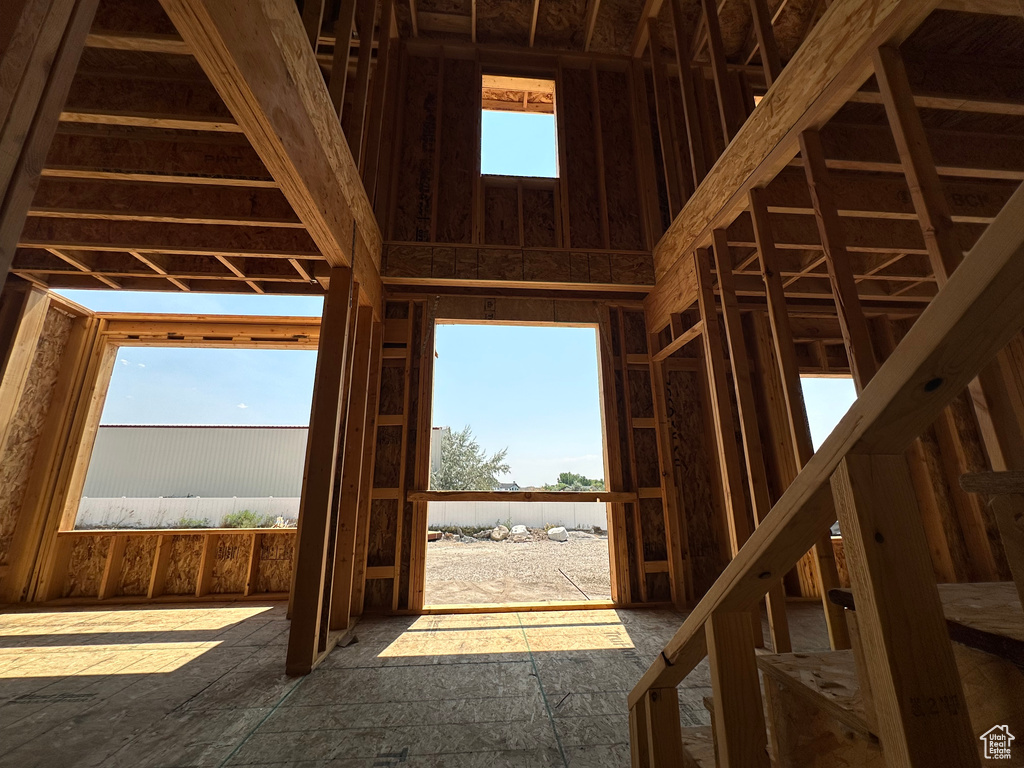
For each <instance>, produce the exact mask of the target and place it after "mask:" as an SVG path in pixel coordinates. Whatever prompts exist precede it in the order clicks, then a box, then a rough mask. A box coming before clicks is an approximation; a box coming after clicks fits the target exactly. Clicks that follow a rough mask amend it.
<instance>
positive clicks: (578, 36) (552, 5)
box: [537, 0, 587, 50]
mask: <svg viewBox="0 0 1024 768" xmlns="http://www.w3.org/2000/svg"><path fill="white" fill-rule="evenodd" d="M586 8H587V1H586V0H544V2H542V3H541V4H540V8H539V11H538V14H537V45H538V46H540V47H551V48H567V49H569V50H580V49H582V47H583V37H584V34H585V33H586V30H585V29H584V15H585V13H586Z"/></svg>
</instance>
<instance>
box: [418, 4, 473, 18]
mask: <svg viewBox="0 0 1024 768" xmlns="http://www.w3.org/2000/svg"><path fill="white" fill-rule="evenodd" d="M416 10H417V11H420V12H423V13H450V14H453V15H456V16H468V15H469V14H470V13H471V12H472V3H471V0H418V1H417V3H416Z"/></svg>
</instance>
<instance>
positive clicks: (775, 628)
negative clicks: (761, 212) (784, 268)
mask: <svg viewBox="0 0 1024 768" xmlns="http://www.w3.org/2000/svg"><path fill="white" fill-rule="evenodd" d="M714 243H715V248H714V255H715V271H716V272H717V274H718V292H719V295H720V296H721V299H722V321H723V324H724V326H725V339H726V344H727V345H728V349H729V362H730V365H731V368H732V382H733V389H734V391H735V393H736V410H737V415H738V416H739V422H740V435H741V436H742V439H743V453H744V458H745V460H746V467H747V485H748V488H749V491H750V506H751V510H752V512H753V514H754V527H755V528H756V527H757V526H758V525H760V524H761V521H762V520H764V518H765V516H766V515H767V514H768V512H770V511H771V508H772V501H771V496H770V495H769V490H768V474H767V471H766V469H765V460H764V451H763V448H762V445H761V431H760V427H759V426H758V423H757V406H756V403H755V401H754V389H753V384H752V382H751V377H750V363H749V360H748V359H747V348H746V345H745V343H744V340H743V324H742V321H741V319H740V312H739V306H738V305H737V303H736V287H735V285H734V280H733V274H732V257H731V255H730V250H729V243H728V239H727V237H726V233H725V232H724V231H723V230H720V229H716V230H715V232H714ZM767 608H768V628H769V631H770V633H771V637H772V650H774V652H775V653H789V651H790V650H792V643H791V641H790V636H789V620H788V618H787V616H786V591H785V588H784V586H783V583H782V580H781V579H780V580H778V581H777V582H776V584H775V585H774V586H773V587H772V588H771V589H770V590H768V597H767Z"/></svg>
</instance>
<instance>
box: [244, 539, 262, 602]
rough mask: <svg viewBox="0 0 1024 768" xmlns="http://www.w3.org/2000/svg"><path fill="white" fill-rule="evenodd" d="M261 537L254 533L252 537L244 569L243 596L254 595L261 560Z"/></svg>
mask: <svg viewBox="0 0 1024 768" xmlns="http://www.w3.org/2000/svg"><path fill="white" fill-rule="evenodd" d="M263 536H264V534H262V533H259V532H256V533H253V535H252V546H251V547H250V548H249V565H248V568H246V577H245V590H244V591H243V594H244V595H245V596H246V597H248V596H250V595H254V594H256V585H257V582H258V581H259V576H260V562H261V560H262V558H263Z"/></svg>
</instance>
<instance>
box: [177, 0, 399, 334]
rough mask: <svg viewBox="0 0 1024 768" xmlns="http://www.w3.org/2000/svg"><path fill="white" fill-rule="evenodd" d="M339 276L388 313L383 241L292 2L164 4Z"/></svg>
mask: <svg viewBox="0 0 1024 768" xmlns="http://www.w3.org/2000/svg"><path fill="white" fill-rule="evenodd" d="M161 3H162V5H163V7H164V10H165V11H167V15H168V16H170V17H171V20H172V21H173V22H174V25H175V26H176V27H177V29H178V32H179V33H180V34H181V36H182V38H183V39H184V40H185V42H187V43H188V44H189V47H190V49H191V51H192V53H193V54H194V55H195V57H196V59H198V61H199V63H200V64H201V65H202V67H203V69H204V70H205V71H206V74H207V75H208V76H209V78H210V80H211V82H212V83H213V85H214V87H215V88H216V89H217V91H218V93H220V95H221V97H222V98H223V99H224V101H225V103H226V104H227V106H228V109H230V110H231V113H232V115H234V117H235V120H236V121H237V123H238V125H239V126H240V127H241V128H242V130H243V131H244V132H245V135H246V136H247V137H248V138H249V141H250V142H252V145H253V148H254V149H255V150H256V152H257V153H258V154H259V156H260V158H261V159H262V160H263V162H264V163H265V164H266V166H267V169H268V170H269V171H270V173H271V175H272V176H273V177H274V179H275V180H276V181H277V182H278V184H279V185H280V187H281V190H282V191H283V192H284V194H285V197H287V198H288V201H289V202H290V203H291V204H292V207H293V208H294V209H295V212H296V213H297V214H298V216H299V218H300V219H301V220H302V223H303V224H305V225H306V228H307V229H308V230H309V234H310V236H311V237H312V238H313V240H314V242H315V243H316V245H317V247H318V248H319V249H320V251H321V253H322V254H323V255H324V257H325V258H326V259H327V262H328V263H329V264H330V265H331V266H332V267H344V266H352V267H353V271H354V273H355V274H354V279H355V280H357V281H358V282H359V284H360V288H361V291H362V293H363V295H362V296H361V299H362V303H368V304H371V305H372V306H374V308H375V314H376V313H379V310H380V295H381V284H380V257H381V234H380V229H379V228H378V226H377V221H376V218H375V217H374V214H373V208H372V206H371V205H370V201H369V200H368V199H367V197H366V192H365V190H364V188H363V183H362V180H361V179H360V176H359V169H358V168H357V167H356V163H355V161H354V160H353V158H352V153H351V152H350V151H349V148H348V142H347V141H346V140H345V135H344V132H343V131H342V129H341V125H340V123H339V122H338V115H337V112H336V111H335V110H334V107H333V106H332V104H331V97H330V94H329V93H328V91H327V86H326V85H325V83H324V80H323V76H322V75H321V73H320V68H319V66H318V64H317V59H316V55H315V54H314V52H313V49H312V48H311V47H310V45H309V40H308V38H307V36H306V30H305V28H304V27H303V25H302V17H301V16H300V15H299V12H298V10H297V9H296V6H295V4H294V3H291V2H288V0H252V1H251V2H246V1H245V0H161Z"/></svg>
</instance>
